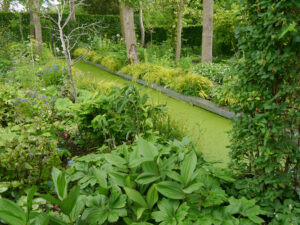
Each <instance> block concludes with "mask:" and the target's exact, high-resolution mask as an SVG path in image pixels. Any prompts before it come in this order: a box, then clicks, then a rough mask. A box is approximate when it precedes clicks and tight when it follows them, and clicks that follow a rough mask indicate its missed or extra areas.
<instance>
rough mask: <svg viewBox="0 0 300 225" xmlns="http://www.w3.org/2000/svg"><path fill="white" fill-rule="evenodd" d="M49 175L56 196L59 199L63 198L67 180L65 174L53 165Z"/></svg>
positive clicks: (65, 194) (65, 192) (65, 193)
mask: <svg viewBox="0 0 300 225" xmlns="http://www.w3.org/2000/svg"><path fill="white" fill-rule="evenodd" d="M51 175H52V180H53V183H54V187H55V189H56V192H57V196H58V198H59V199H60V200H63V199H65V198H66V196H67V188H68V182H67V178H66V176H65V174H63V173H62V172H61V171H60V170H58V169H57V168H55V167H53V169H52V173H51Z"/></svg>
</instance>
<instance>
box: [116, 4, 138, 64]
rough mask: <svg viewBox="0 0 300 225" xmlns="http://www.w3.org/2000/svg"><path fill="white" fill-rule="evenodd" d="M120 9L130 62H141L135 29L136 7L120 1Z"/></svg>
mask: <svg viewBox="0 0 300 225" xmlns="http://www.w3.org/2000/svg"><path fill="white" fill-rule="evenodd" d="M120 11H121V15H122V19H121V21H122V20H123V26H124V35H125V44H126V50H127V58H128V62H129V64H131V63H133V64H137V63H139V58H138V51H137V44H136V36H135V29H134V9H133V7H132V6H128V5H125V4H124V3H120Z"/></svg>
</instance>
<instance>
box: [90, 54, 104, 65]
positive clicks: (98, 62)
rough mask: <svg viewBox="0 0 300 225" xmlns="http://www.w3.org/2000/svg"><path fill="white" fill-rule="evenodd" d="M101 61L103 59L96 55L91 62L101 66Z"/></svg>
mask: <svg viewBox="0 0 300 225" xmlns="http://www.w3.org/2000/svg"><path fill="white" fill-rule="evenodd" d="M102 59H103V57H102V56H99V55H96V56H94V57H93V60H92V62H93V63H96V64H101V61H102Z"/></svg>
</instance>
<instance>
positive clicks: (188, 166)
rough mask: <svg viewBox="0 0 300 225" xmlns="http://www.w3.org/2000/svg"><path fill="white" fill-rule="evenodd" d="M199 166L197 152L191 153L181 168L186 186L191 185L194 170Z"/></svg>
mask: <svg viewBox="0 0 300 225" xmlns="http://www.w3.org/2000/svg"><path fill="white" fill-rule="evenodd" d="M196 164H197V156H196V154H195V152H193V151H192V152H190V153H189V154H188V155H186V156H185V158H184V160H183V162H182V166H181V176H182V178H183V181H184V185H187V184H189V183H190V181H191V180H192V177H193V173H194V170H195V168H196Z"/></svg>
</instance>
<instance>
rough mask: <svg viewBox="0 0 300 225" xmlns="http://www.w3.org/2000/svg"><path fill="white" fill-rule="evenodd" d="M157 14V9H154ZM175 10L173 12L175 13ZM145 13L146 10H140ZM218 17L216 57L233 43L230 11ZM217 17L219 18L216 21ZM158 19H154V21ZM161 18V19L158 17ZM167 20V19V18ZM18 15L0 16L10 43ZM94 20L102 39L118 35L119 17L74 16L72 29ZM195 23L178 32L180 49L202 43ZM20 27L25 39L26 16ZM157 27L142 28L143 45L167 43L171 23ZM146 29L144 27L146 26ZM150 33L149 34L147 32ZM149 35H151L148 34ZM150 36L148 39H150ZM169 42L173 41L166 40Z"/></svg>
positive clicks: (46, 35)
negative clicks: (99, 28)
mask: <svg viewBox="0 0 300 225" xmlns="http://www.w3.org/2000/svg"><path fill="white" fill-rule="evenodd" d="M167 8H169V7H168V4H167V5H166V7H165V9H164V11H163V13H162V14H166V9H167ZM156 11H157V10H156ZM175 11H176V10H175ZM144 12H145V13H146V11H144ZM169 12H170V13H172V16H173V17H174V18H176V15H175V14H174V9H173V11H172V10H169ZM221 12H222V13H220V16H217V18H215V21H216V28H215V29H214V34H216V35H215V36H216V37H217V39H214V42H215V43H214V45H215V46H219V47H218V48H216V49H215V53H216V54H217V55H228V54H232V48H233V45H232V43H235V42H236V41H235V39H234V32H233V28H232V24H233V22H234V21H232V17H233V16H232V10H231V11H224V12H223V11H221ZM50 15H51V16H52V17H53V18H56V17H57V15H56V14H50ZM218 15H219V14H218ZM66 17H67V15H64V18H66ZM219 17H220V19H218V18H219ZM157 18H158V17H156V20H157ZM160 18H161V17H160ZM167 20H168V19H167ZM11 21H15V23H14V24H13V25H11V24H12V23H11ZM19 21H20V19H19V15H18V14H14V13H3V12H1V13H0V24H1V25H0V28H6V29H7V31H6V32H7V34H8V33H10V35H11V37H12V40H15V41H20V40H21V37H20V28H19ZM96 21H102V23H101V27H102V28H101V34H102V36H103V37H104V36H106V37H109V38H112V37H114V36H116V35H118V34H121V24H120V17H119V15H103V14H102V15H100V14H95V15H88V14H77V15H76V22H75V26H80V25H82V24H89V23H93V22H96ZM199 21H201V20H198V21H197V25H195V24H193V25H190V24H189V25H188V26H184V27H183V31H182V38H183V42H182V43H183V47H197V48H199V46H201V43H202V25H198V24H199ZM22 22H23V24H22V26H23V33H24V37H25V39H26V38H27V37H29V33H30V18H29V14H28V13H23V14H22ZM41 23H42V34H43V42H44V43H51V32H53V31H52V30H51V29H47V28H46V27H49V26H51V22H50V21H49V20H47V19H45V18H42V19H41ZM135 23H136V27H137V28H139V27H140V26H139V20H138V16H137V15H136V17H135ZM158 23H159V24H158V25H155V26H153V25H151V24H149V27H148V28H149V29H146V42H151V40H152V42H154V43H162V42H164V41H166V40H168V38H169V39H170V37H169V34H170V29H171V30H172V32H173V33H174V32H175V31H176V29H174V28H175V27H176V26H175V27H173V25H175V24H173V23H169V22H163V21H159V22H158ZM161 24H169V26H166V27H164V26H161ZM72 26H74V24H73V25H68V26H67V27H66V28H65V29H66V32H67V33H68V31H69V30H71V29H72ZM146 28H147V27H146ZM150 30H151V32H150ZM137 33H140V32H139V29H137ZM151 33H152V34H151ZM151 36H152V38H151ZM81 40H82V41H84V42H89V41H90V40H87V39H86V38H83V39H81ZM170 40H173V41H172V43H173V42H174V38H173V39H172V38H171V39H170Z"/></svg>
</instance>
